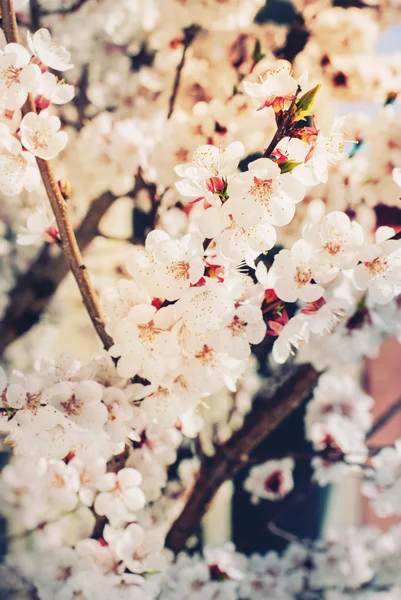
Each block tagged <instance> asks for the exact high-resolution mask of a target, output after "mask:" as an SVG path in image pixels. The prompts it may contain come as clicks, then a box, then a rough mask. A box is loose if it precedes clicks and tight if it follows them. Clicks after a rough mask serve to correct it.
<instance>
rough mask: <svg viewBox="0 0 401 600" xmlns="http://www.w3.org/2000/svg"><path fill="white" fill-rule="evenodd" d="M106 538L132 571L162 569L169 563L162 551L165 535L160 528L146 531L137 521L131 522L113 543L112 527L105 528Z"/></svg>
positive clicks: (142, 571)
mask: <svg viewBox="0 0 401 600" xmlns="http://www.w3.org/2000/svg"><path fill="white" fill-rule="evenodd" d="M105 539H106V540H107V541H108V542H109V543H112V545H114V546H115V552H116V554H117V556H118V557H119V558H120V559H121V560H122V561H123V562H124V564H125V566H126V568H127V569H129V570H130V571H131V572H132V573H144V572H146V571H160V570H161V569H163V568H164V567H166V565H167V561H166V558H165V557H163V556H162V555H161V554H160V553H161V551H162V550H163V547H164V535H163V533H162V532H161V531H160V530H157V529H151V530H149V531H145V529H143V527H141V526H140V525H138V524H137V523H131V524H130V525H128V527H127V528H126V529H124V531H123V532H122V533H121V535H118V536H117V537H116V539H115V542H114V544H113V535H112V533H111V531H110V528H107V529H106V530H105Z"/></svg>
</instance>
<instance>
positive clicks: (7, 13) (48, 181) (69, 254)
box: [0, 0, 113, 350]
mask: <svg viewBox="0 0 401 600" xmlns="http://www.w3.org/2000/svg"><path fill="white" fill-rule="evenodd" d="M0 5H1V9H2V17H3V28H4V33H5V36H6V40H7V42H8V43H10V42H16V43H19V36H18V28H17V21H16V17H15V10H14V2H13V0H0ZM23 112H24V114H26V113H27V112H36V109H35V104H34V102H33V100H32V97H31V96H29V97H28V100H27V103H26V104H25V106H24V109H23ZM36 162H37V164H38V167H39V171H40V174H41V177H42V181H43V184H44V186H45V189H46V193H47V197H48V198H49V201H50V204H51V207H52V209H53V213H54V216H55V218H56V222H57V228H58V230H59V232H60V237H61V246H62V249H63V252H64V255H65V257H66V259H67V262H68V264H69V267H70V269H71V271H72V274H73V275H74V278H75V280H76V282H77V284H78V287H79V290H80V292H81V296H82V300H83V303H84V305H85V308H86V310H87V312H88V314H89V316H90V319H91V321H92V323H93V326H94V328H95V330H96V332H97V334H98V336H99V338H100V339H101V341H102V343H103V346H104V348H105V349H106V350H108V349H109V348H110V347H111V346H112V345H113V340H112V338H111V337H110V336H109V335H108V333H107V332H106V329H105V320H104V317H103V315H102V312H101V310H100V304H99V299H98V297H97V294H96V292H95V290H94V288H93V285H92V282H91V280H90V277H89V274H88V272H87V270H86V267H85V265H84V263H83V260H82V255H81V252H80V250H79V246H78V244H77V240H76V238H75V235H74V231H73V228H72V226H71V222H70V219H69V216H68V210H67V203H66V201H65V199H64V198H63V196H62V194H61V192H60V188H59V186H58V183H57V181H56V179H55V176H54V173H53V170H52V168H51V166H50V163H49V162H48V161H46V160H43V159H42V158H36Z"/></svg>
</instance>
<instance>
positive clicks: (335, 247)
mask: <svg viewBox="0 0 401 600" xmlns="http://www.w3.org/2000/svg"><path fill="white" fill-rule="evenodd" d="M323 248H324V249H325V250H326V252H328V253H329V254H330V255H331V256H335V255H336V254H338V253H339V252H340V250H341V242H340V240H339V238H338V236H335V235H333V236H332V237H330V238H329V240H328V241H327V242H326V243H325V244H324V245H323Z"/></svg>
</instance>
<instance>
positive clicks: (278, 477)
mask: <svg viewBox="0 0 401 600" xmlns="http://www.w3.org/2000/svg"><path fill="white" fill-rule="evenodd" d="M282 483H283V474H282V472H281V471H274V473H271V474H270V475H269V476H268V477H266V479H265V490H266V492H272V493H273V494H280V489H281V485H282Z"/></svg>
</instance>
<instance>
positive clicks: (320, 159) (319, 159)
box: [313, 154, 329, 183]
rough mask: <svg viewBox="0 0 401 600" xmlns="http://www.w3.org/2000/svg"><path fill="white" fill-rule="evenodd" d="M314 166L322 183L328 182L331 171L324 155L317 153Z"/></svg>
mask: <svg viewBox="0 0 401 600" xmlns="http://www.w3.org/2000/svg"><path fill="white" fill-rule="evenodd" d="M313 167H314V170H315V173H316V175H317V177H318V179H319V181H321V182H322V183H326V182H327V180H328V178H329V172H328V168H327V161H326V159H325V157H324V156H322V155H321V156H319V154H315V155H314V157H313Z"/></svg>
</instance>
